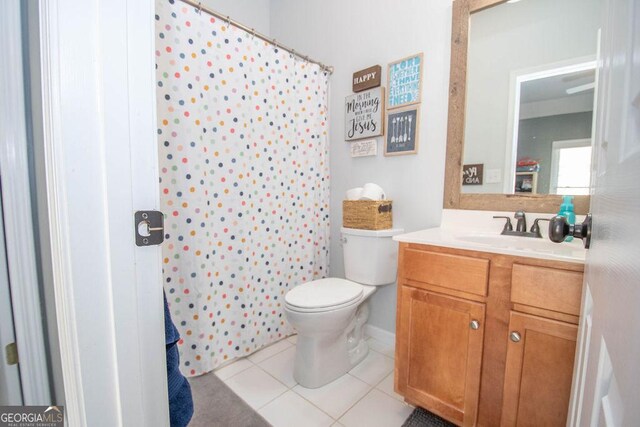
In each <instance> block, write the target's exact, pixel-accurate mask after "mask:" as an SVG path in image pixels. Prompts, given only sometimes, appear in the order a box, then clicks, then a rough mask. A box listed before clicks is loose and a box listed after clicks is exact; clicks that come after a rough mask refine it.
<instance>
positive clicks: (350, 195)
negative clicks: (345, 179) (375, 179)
mask: <svg viewBox="0 0 640 427" xmlns="http://www.w3.org/2000/svg"><path fill="white" fill-rule="evenodd" d="M362 190H363V189H362V187H356V188H352V189H351V190H347V194H346V195H345V199H346V200H360V197H362Z"/></svg>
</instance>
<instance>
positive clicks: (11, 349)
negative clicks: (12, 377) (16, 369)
mask: <svg viewBox="0 0 640 427" xmlns="http://www.w3.org/2000/svg"><path fill="white" fill-rule="evenodd" d="M4 355H5V359H6V360H7V365H17V364H18V346H17V345H16V343H14V342H12V343H10V344H7V345H6V346H5V347H4Z"/></svg>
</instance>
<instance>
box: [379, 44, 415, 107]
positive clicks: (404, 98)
mask: <svg viewBox="0 0 640 427" xmlns="http://www.w3.org/2000/svg"><path fill="white" fill-rule="evenodd" d="M423 63H424V58H423V54H422V53H418V54H416V55H413V56H409V57H407V58H403V59H400V60H399V61H395V62H392V63H390V64H389V69H388V70H387V91H388V94H387V109H388V110H390V109H393V108H398V107H403V106H406V105H413V104H417V103H419V102H420V93H421V91H422V65H423Z"/></svg>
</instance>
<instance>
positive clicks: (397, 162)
mask: <svg viewBox="0 0 640 427" xmlns="http://www.w3.org/2000/svg"><path fill="white" fill-rule="evenodd" d="M270 21H271V35H272V36H273V37H275V38H277V39H278V40H279V41H281V42H282V43H284V44H287V45H289V46H291V47H293V48H294V49H296V50H297V51H300V52H303V53H304V54H306V55H309V56H310V57H312V58H314V59H317V60H320V61H322V62H324V63H325V64H327V65H333V66H334V67H335V73H334V74H333V76H332V77H331V87H330V94H331V95H330V97H331V104H330V123H331V133H330V139H331V149H330V153H331V223H332V224H331V269H330V273H331V274H332V275H335V276H342V277H344V276H343V275H344V266H343V262H342V248H341V246H340V243H339V238H340V226H341V223H342V199H343V196H344V193H345V191H346V190H347V189H349V188H352V187H356V186H360V185H362V184H364V183H366V182H370V181H372V182H376V183H378V184H380V185H381V186H382V187H383V188H384V189H385V190H386V191H387V193H388V195H389V198H391V199H393V212H394V226H396V227H404V229H405V230H407V231H413V230H418V229H421V228H426V227H433V226H438V225H439V224H440V216H441V213H442V196H443V183H444V164H445V146H446V127H447V104H448V85H449V55H450V37H451V1H450V0H432V1H424V0H398V1H389V0H350V1H344V0H307V1H299V0H272V2H271V19H270ZM418 52H424V59H425V68H424V75H423V79H424V80H423V93H422V99H423V102H422V117H421V124H420V142H419V152H418V154H417V155H408V156H398V157H384V156H383V155H382V154H381V153H382V148H383V147H382V139H381V138H378V152H379V154H378V156H377V157H365V158H356V159H352V158H351V157H350V154H349V143H347V142H345V140H344V98H345V97H346V96H347V95H350V94H351V93H352V91H351V76H352V74H353V72H354V71H357V70H360V69H363V68H366V67H368V66H371V65H375V64H380V65H382V68H383V76H382V77H383V82H385V83H384V86H385V87H386V66H387V64H388V63H389V62H391V61H394V60H397V59H400V58H403V57H405V56H408V55H411V54H414V53H418ZM395 304H396V286H395V285H393V286H386V287H384V288H380V289H378V292H376V294H374V296H373V297H372V304H371V305H372V313H371V317H370V320H369V323H370V324H372V325H373V326H377V327H380V328H383V329H385V330H388V331H391V332H393V331H395V311H396V310H395V309H396V305H395Z"/></svg>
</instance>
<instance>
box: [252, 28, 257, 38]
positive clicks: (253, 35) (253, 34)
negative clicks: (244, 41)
mask: <svg viewBox="0 0 640 427" xmlns="http://www.w3.org/2000/svg"><path fill="white" fill-rule="evenodd" d="M255 38H256V29H255V28H252V29H251V39H252V40H253V39H255Z"/></svg>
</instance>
